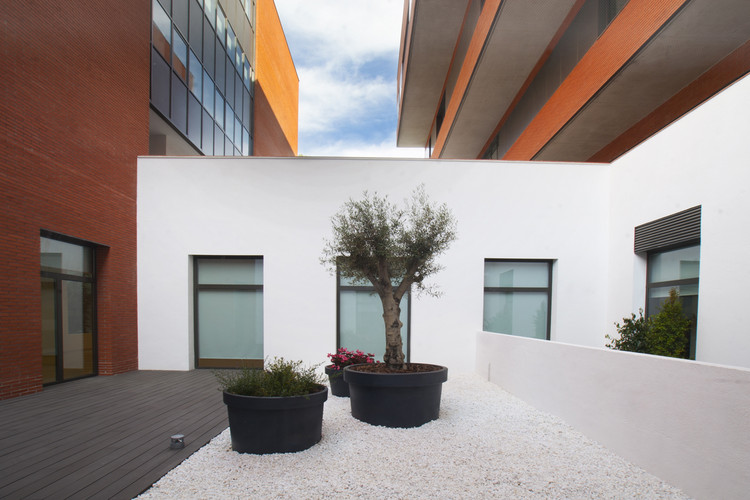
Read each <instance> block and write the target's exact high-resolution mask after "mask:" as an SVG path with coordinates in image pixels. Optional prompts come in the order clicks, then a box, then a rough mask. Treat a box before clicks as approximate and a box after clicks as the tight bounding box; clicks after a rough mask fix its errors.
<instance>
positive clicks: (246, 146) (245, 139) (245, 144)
mask: <svg viewBox="0 0 750 500" xmlns="http://www.w3.org/2000/svg"><path fill="white" fill-rule="evenodd" d="M242 154H243V155H244V156H250V134H249V133H248V131H247V129H244V128H243V129H242Z"/></svg>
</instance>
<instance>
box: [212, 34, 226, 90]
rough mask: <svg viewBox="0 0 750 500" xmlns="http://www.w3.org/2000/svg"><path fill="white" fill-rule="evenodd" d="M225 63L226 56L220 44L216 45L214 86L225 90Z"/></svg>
mask: <svg viewBox="0 0 750 500" xmlns="http://www.w3.org/2000/svg"><path fill="white" fill-rule="evenodd" d="M226 63H227V56H226V53H225V52H224V49H223V48H222V46H221V45H219V44H217V45H216V61H215V64H216V73H215V74H216V80H215V81H216V88H218V89H219V90H221V91H222V92H225V90H226V80H227V78H226V75H225V74H224V71H225V66H226Z"/></svg>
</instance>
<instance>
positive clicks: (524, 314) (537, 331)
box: [483, 259, 552, 340]
mask: <svg viewBox="0 0 750 500" xmlns="http://www.w3.org/2000/svg"><path fill="white" fill-rule="evenodd" d="M551 306H552V261H551V260H504V259H486V260H485V261H484V324H483V329H484V330H485V331H488V332H495V333H505V334H508V335H518V336H521V337H531V338H537V339H546V340H549V338H550V333H549V332H550V313H551Z"/></svg>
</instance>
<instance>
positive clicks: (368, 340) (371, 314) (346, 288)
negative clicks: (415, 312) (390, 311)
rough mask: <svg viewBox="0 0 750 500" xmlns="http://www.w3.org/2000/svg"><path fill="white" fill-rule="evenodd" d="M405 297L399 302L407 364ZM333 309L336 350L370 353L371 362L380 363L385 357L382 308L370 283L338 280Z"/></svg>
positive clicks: (406, 312) (406, 300)
mask: <svg viewBox="0 0 750 500" xmlns="http://www.w3.org/2000/svg"><path fill="white" fill-rule="evenodd" d="M409 295H410V294H409V292H407V293H406V294H404V296H403V298H402V299H401V323H403V326H402V327H401V340H402V342H403V349H404V356H406V360H407V362H408V361H409V359H410V358H409V356H410V355H409V351H410V349H409V337H410V335H409V330H410V314H409V302H410V297H409ZM337 309H338V321H337V335H336V346H337V348H339V347H345V348H346V349H349V350H356V349H359V350H361V351H364V352H371V353H373V354H374V355H375V359H377V360H381V361H382V359H383V354H385V324H384V323H383V306H382V303H381V302H380V297H379V296H378V294H377V292H375V288H374V287H373V286H372V284H371V283H369V282H367V283H365V282H355V281H353V280H351V279H348V278H343V277H339V281H338V307H337Z"/></svg>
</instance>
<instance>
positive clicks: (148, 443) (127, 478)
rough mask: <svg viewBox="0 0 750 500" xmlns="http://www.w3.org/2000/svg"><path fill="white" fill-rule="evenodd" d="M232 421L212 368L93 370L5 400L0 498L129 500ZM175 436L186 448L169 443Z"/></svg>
mask: <svg viewBox="0 0 750 500" xmlns="http://www.w3.org/2000/svg"><path fill="white" fill-rule="evenodd" d="M227 425H228V424H227V412H226V408H225V406H224V403H223V402H222V398H221V392H220V391H219V390H218V384H217V382H216V380H215V378H214V375H213V373H212V372H211V371H208V370H194V371H190V372H163V371H136V372H130V373H124V374H121V375H115V376H112V377H92V378H87V379H82V380H77V381H73V382H68V383H64V384H60V385H55V386H51V387H47V388H45V389H44V391H42V392H40V393H37V394H32V395H30V396H23V397H20V398H15V399H10V400H5V401H0V498H3V499H16V498H35V499H36V498H39V499H46V498H55V499H58V498H82V499H83V498H86V499H88V498H116V499H120V498H123V499H129V498H132V497H134V496H136V495H138V494H140V493H142V492H143V491H144V490H146V489H147V488H148V487H149V486H150V485H151V484H153V483H154V482H155V481H157V480H158V479H159V478H160V477H161V476H163V475H164V474H166V473H167V472H168V471H169V470H171V469H173V468H174V467H175V466H177V465H178V464H179V463H180V462H182V461H183V460H184V459H186V458H187V457H188V456H189V455H190V454H191V453H193V452H194V451H196V450H197V449H198V448H200V447H201V446H203V445H204V444H206V443H207V442H208V441H209V440H210V439H211V438H213V437H214V436H216V435H217V434H219V433H220V432H221V431H222V430H224V429H225V428H226V427H227ZM173 434H184V435H185V448H184V449H181V450H172V449H170V447H169V444H170V436H172V435H173Z"/></svg>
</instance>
